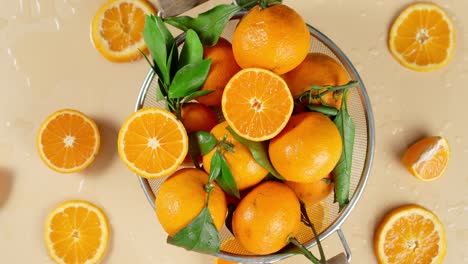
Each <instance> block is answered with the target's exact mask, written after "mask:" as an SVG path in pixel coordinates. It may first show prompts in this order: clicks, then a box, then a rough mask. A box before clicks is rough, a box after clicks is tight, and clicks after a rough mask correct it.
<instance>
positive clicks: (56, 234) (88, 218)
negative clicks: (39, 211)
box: [45, 201, 109, 264]
mask: <svg viewBox="0 0 468 264" xmlns="http://www.w3.org/2000/svg"><path fill="white" fill-rule="evenodd" d="M108 240H109V226H108V223H107V218H106V216H105V215H104V213H103V212H102V211H101V209H99V208H97V207H96V206H95V205H93V204H91V203H89V202H86V201H67V202H64V203H63V204H61V205H59V206H58V207H57V208H55V209H54V210H53V211H52V212H50V213H49V216H48V217H47V220H46V223H45V242H46V246H47V250H48V251H49V255H50V256H51V257H52V259H53V260H54V261H55V263H61V264H65V263H67V264H68V263H98V262H99V261H100V260H101V259H102V257H103V256H104V253H105V251H106V247H107V242H108Z"/></svg>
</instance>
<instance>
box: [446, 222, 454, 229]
mask: <svg viewBox="0 0 468 264" xmlns="http://www.w3.org/2000/svg"><path fill="white" fill-rule="evenodd" d="M455 226H456V224H455V223H449V224H448V225H447V228H448V229H455Z"/></svg>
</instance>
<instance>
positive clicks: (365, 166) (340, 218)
mask: <svg viewBox="0 0 468 264" xmlns="http://www.w3.org/2000/svg"><path fill="white" fill-rule="evenodd" d="M244 15H245V12H244V11H241V12H239V13H238V14H237V15H236V16H235V17H234V18H233V19H232V20H231V21H230V22H229V23H228V25H227V27H226V28H225V30H224V32H223V35H222V36H223V37H224V38H226V39H228V40H231V39H232V35H233V32H234V29H235V26H236V25H237V23H238V20H239V19H240V18H242V17H243V16H244ZM307 26H308V28H309V31H310V35H311V47H310V52H316V53H323V54H326V55H328V56H330V57H332V58H334V59H335V60H336V61H338V62H339V63H340V64H341V65H342V66H343V68H344V69H345V70H346V72H347V74H348V77H349V79H350V80H357V81H359V83H360V86H359V87H356V88H353V89H352V90H351V93H350V98H349V101H348V108H349V109H348V110H349V113H350V115H351V116H352V118H353V120H354V122H355V126H356V137H355V145H354V149H353V163H352V172H351V195H350V203H349V204H348V205H347V206H346V207H345V208H344V210H343V211H342V212H340V213H339V212H338V204H336V203H333V195H329V196H328V198H327V199H325V200H324V201H322V202H321V207H322V208H323V209H324V210H320V208H318V209H315V210H312V211H311V212H310V214H309V216H310V218H311V219H312V221H313V222H314V219H320V218H322V214H323V221H321V223H315V224H316V225H317V227H318V229H319V230H317V231H318V232H319V239H320V241H323V240H324V239H326V238H327V237H328V236H330V235H331V234H333V233H334V232H337V234H338V236H339V237H340V240H341V242H342V243H343V247H344V253H342V254H340V255H338V256H336V257H335V258H334V261H335V263H346V262H349V261H350V260H351V251H350V249H349V247H348V245H347V243H346V240H345V238H344V235H343V232H342V231H341V229H340V227H341V225H342V223H343V222H344V221H345V220H346V218H347V217H348V215H349V213H350V212H351V210H352V209H353V208H354V206H355V205H356V203H357V201H358V200H359V197H360V196H361V194H362V191H363V190H364V186H365V185H366V182H367V179H368V177H369V173H370V168H371V164H372V160H373V153H374V137H375V131H374V120H373V116H372V110H371V104H370V101H369V98H368V95H367V92H366V89H365V87H364V83H363V82H362V80H361V78H360V77H359V74H358V73H357V71H356V69H355V68H354V66H353V65H352V63H351V62H350V61H349V59H348V58H347V57H346V56H345V54H344V53H343V52H342V51H341V50H340V49H339V48H338V47H337V46H336V45H335V44H334V43H333V42H332V41H331V40H330V39H329V38H327V37H326V36H325V35H324V34H322V33H321V32H320V31H318V30H317V29H315V28H314V27H312V26H310V25H307ZM184 38H185V35H184V34H181V35H179V36H178V37H177V38H176V41H177V42H178V44H180V43H182V42H183V40H184ZM311 74H312V73H311ZM156 78H157V76H156V75H155V74H154V72H153V71H152V70H150V72H149V73H148V74H147V76H146V78H145V80H144V82H143V85H142V87H141V90H140V93H139V95H138V99H137V103H136V106H135V111H137V110H139V109H141V108H144V107H164V106H165V104H164V102H163V101H157V99H156V87H157V79H156ZM219 113H220V112H219ZM220 116H221V117H222V115H221V114H220ZM187 166H190V167H191V164H184V165H183V167H187ZM164 180H165V178H161V179H151V180H147V179H145V178H143V177H139V181H140V184H141V187H142V188H143V191H144V193H145V195H146V197H147V198H148V201H149V202H150V204H151V206H152V207H153V208H155V197H156V195H157V193H158V189H159V186H160V185H161V184H162V183H163V182H164ZM315 214H316V215H315ZM220 238H221V245H222V247H221V252H220V253H218V254H217V257H220V258H224V259H227V260H231V261H237V262H242V263H272V262H275V261H278V260H281V259H284V258H287V257H289V256H291V254H272V255H266V256H259V255H252V254H249V252H247V251H246V250H245V249H243V248H242V247H241V246H240V245H239V244H238V243H237V242H236V240H234V237H233V235H232V234H231V233H230V231H229V230H228V229H227V228H226V227H223V229H222V230H221V231H220ZM297 239H298V240H299V241H300V242H301V243H303V244H305V246H306V247H307V248H310V247H313V246H315V245H316V241H315V239H313V235H312V232H311V230H310V228H305V226H304V227H303V228H302V229H301V231H300V232H299V234H298V236H297ZM331 262H332V261H329V263H331Z"/></svg>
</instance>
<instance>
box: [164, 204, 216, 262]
mask: <svg viewBox="0 0 468 264" xmlns="http://www.w3.org/2000/svg"><path fill="white" fill-rule="evenodd" d="M167 243H169V244H171V245H175V246H178V247H183V248H185V249H187V250H193V251H196V252H200V253H206V254H215V253H218V252H219V251H220V240H219V233H218V230H217V229H216V226H215V224H214V223H213V218H212V217H211V214H210V211H209V210H208V208H207V207H205V208H203V210H202V211H201V212H200V214H199V215H198V216H197V217H195V219H193V221H192V222H191V223H190V224H188V225H187V226H186V227H184V228H183V229H181V230H180V231H179V232H177V234H175V235H174V236H173V237H168V238H167Z"/></svg>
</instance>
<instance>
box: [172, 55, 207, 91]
mask: <svg viewBox="0 0 468 264" xmlns="http://www.w3.org/2000/svg"><path fill="white" fill-rule="evenodd" d="M210 65H211V59H207V60H202V61H199V62H197V63H191V64H188V65H185V66H184V67H182V68H181V69H180V70H178V71H177V73H176V74H175V76H174V79H173V80H172V83H171V86H169V98H171V99H174V98H181V97H184V96H187V95H189V94H191V93H193V92H195V91H196V90H198V89H199V88H200V86H202V85H203V83H204V82H205V80H206V77H207V76H208V71H209V70H210Z"/></svg>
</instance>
